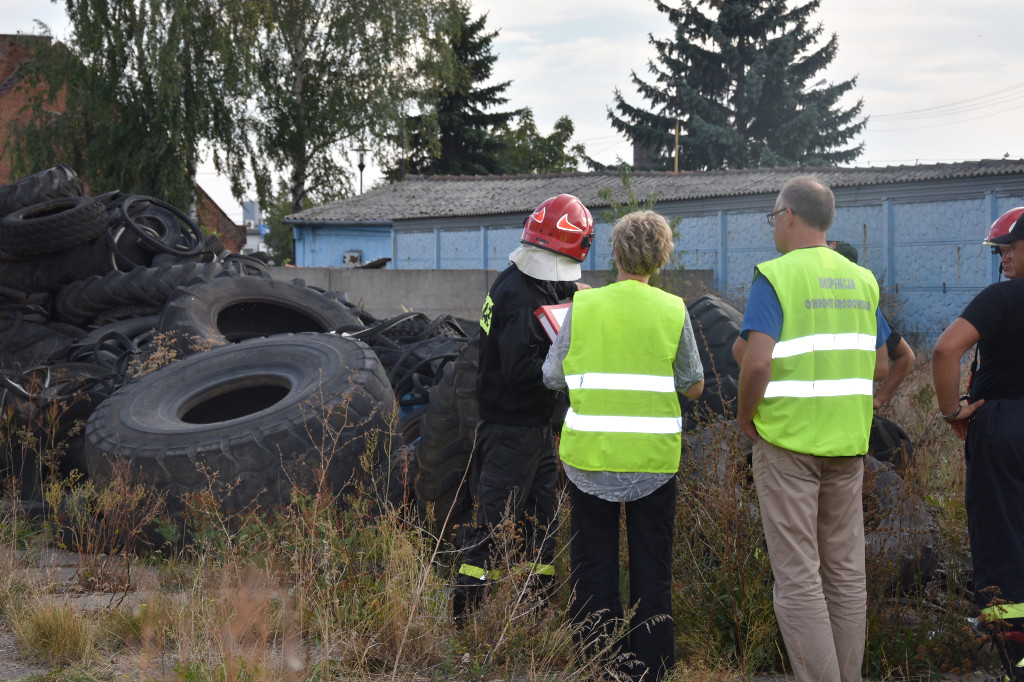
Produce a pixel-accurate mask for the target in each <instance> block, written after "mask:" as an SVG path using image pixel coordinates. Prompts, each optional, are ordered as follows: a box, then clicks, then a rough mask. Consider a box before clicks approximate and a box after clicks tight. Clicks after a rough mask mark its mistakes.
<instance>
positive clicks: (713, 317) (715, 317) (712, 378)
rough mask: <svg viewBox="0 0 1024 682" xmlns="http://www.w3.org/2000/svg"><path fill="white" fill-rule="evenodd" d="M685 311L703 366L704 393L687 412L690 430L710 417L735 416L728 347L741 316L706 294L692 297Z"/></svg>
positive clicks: (735, 376)
mask: <svg viewBox="0 0 1024 682" xmlns="http://www.w3.org/2000/svg"><path fill="white" fill-rule="evenodd" d="M686 308H687V311H688V312H689V313H690V322H691V323H692V324H693V335H694V338H695V339H696V341H697V352H698V353H699V354H700V361H701V364H702V365H703V366H704V393H703V394H702V395H701V397H700V398H698V399H697V400H695V401H692V402H693V405H692V406H691V407H690V409H689V410H688V411H687V419H686V427H687V428H689V429H692V428H694V427H695V426H696V425H697V424H698V423H699V422H701V421H706V420H707V419H708V418H709V417H712V416H713V415H722V416H724V417H726V418H731V417H733V416H735V413H736V397H737V395H738V392H737V391H738V382H739V376H740V368H739V365H737V364H736V360H735V359H734V358H733V356H732V345H733V343H735V342H736V337H738V336H739V333H740V329H741V328H742V326H743V313H741V312H740V311H739V310H737V309H736V308H734V307H733V306H732V305H730V304H729V303H727V302H725V301H724V300H723V299H721V298H719V297H717V296H712V295H710V294H705V295H703V296H699V297H697V298H695V299H694V300H693V301H691V302H690V303H689V304H687V306H686Z"/></svg>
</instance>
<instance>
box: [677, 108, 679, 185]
mask: <svg viewBox="0 0 1024 682" xmlns="http://www.w3.org/2000/svg"><path fill="white" fill-rule="evenodd" d="M676 175H679V119H678V118H677V119H676Z"/></svg>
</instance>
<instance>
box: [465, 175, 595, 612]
mask: <svg viewBox="0 0 1024 682" xmlns="http://www.w3.org/2000/svg"><path fill="white" fill-rule="evenodd" d="M593 239H594V219H593V217H592V216H591V215H590V211H588V210H587V208H586V207H585V206H584V205H583V203H582V202H580V200H579V199H577V198H576V197H574V196H571V195H568V194H561V195H559V196H556V197H552V198H550V199H548V200H546V201H544V202H543V203H541V204H540V206H538V207H537V209H536V210H535V211H533V213H531V214H530V216H529V217H528V218H527V219H526V223H525V224H524V226H523V233H522V237H521V239H520V242H521V245H520V246H519V247H518V248H517V249H515V250H514V251H513V252H512V253H511V254H510V255H509V260H510V261H511V264H510V265H509V266H508V268H506V269H505V270H504V271H502V272H501V273H500V274H499V275H498V277H497V278H496V279H495V280H494V284H493V285H492V286H491V289H490V291H489V292H488V294H487V298H486V299H485V300H484V304H483V309H482V311H481V315H480V365H479V370H478V373H477V387H476V388H477V403H478V405H479V408H480V422H479V423H478V424H477V435H476V447H475V449H474V454H473V464H472V466H473V472H472V476H471V480H472V481H473V485H472V487H473V488H474V490H473V493H474V498H475V500H476V502H477V516H476V526H475V528H473V530H472V531H471V532H470V533H469V534H468V537H466V538H464V539H463V540H462V541H461V542H460V544H461V545H462V550H463V551H462V560H463V562H462V565H461V566H460V567H459V576H458V585H457V587H456V589H455V591H454V595H453V603H452V611H453V614H454V615H455V616H456V618H458V617H460V616H462V615H463V614H464V613H465V612H466V610H467V609H468V608H472V607H473V605H474V604H475V603H476V602H477V601H478V600H479V599H480V597H481V596H482V593H483V590H484V588H485V586H486V585H487V583H488V582H489V581H491V580H493V579H495V578H497V577H499V575H498V566H497V562H494V561H492V556H491V552H492V549H493V548H494V540H493V535H492V531H493V529H494V528H495V526H496V525H497V524H499V523H500V522H502V521H503V520H506V519H508V520H511V521H513V522H514V523H515V524H517V525H518V526H519V527H518V528H517V531H516V532H517V533H518V532H521V533H522V537H523V539H524V541H525V546H524V547H523V550H524V552H525V553H526V554H525V556H524V557H523V559H524V563H525V565H526V568H527V570H528V572H529V573H530V575H531V577H532V578H533V579H534V580H535V581H536V583H537V584H538V585H539V586H541V587H546V586H548V585H550V584H551V583H552V578H553V575H554V568H553V565H552V562H553V558H554V540H555V534H556V531H557V527H556V525H557V510H556V506H557V498H556V491H555V487H556V482H557V478H558V464H557V459H556V455H555V445H554V436H553V433H552V428H551V418H552V415H553V413H554V409H555V402H556V399H555V393H554V392H552V391H550V390H548V389H547V388H546V387H545V386H544V382H543V378H542V375H541V366H542V364H543V362H544V358H545V356H546V355H547V352H548V348H549V347H550V346H551V341H550V339H549V338H548V335H547V333H546V332H545V331H544V327H543V326H542V325H541V322H540V321H539V320H538V318H537V316H536V311H537V309H538V308H540V307H541V306H545V305H552V304H555V303H558V302H559V301H563V300H565V299H568V298H570V297H572V295H573V294H574V293H575V292H576V291H577V290H578V289H579V288H587V286H586V285H585V284H577V283H576V280H578V279H580V277H581V275H582V272H581V270H580V263H582V262H583V260H584V259H585V258H586V257H587V252H588V251H589V250H590V245H591V243H592V241H593Z"/></svg>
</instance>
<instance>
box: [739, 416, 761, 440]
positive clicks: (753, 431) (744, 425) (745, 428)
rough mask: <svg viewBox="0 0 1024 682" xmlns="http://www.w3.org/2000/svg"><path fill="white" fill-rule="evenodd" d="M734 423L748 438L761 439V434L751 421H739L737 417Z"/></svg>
mask: <svg viewBox="0 0 1024 682" xmlns="http://www.w3.org/2000/svg"><path fill="white" fill-rule="evenodd" d="M736 424H737V425H738V426H739V427H740V431H742V432H743V434H744V435H745V436H746V437H747V438H749V439H750V440H753V441H759V440H761V434H759V433H758V432H757V427H756V426H754V422H753V421H740V420H739V419H737V420H736Z"/></svg>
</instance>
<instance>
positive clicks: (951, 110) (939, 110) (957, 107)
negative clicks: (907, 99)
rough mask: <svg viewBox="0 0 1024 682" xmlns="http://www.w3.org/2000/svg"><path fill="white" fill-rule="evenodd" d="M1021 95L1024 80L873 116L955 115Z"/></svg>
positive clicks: (910, 117)
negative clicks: (947, 99)
mask: <svg viewBox="0 0 1024 682" xmlns="http://www.w3.org/2000/svg"><path fill="white" fill-rule="evenodd" d="M1021 97H1024V82H1021V83H1017V84H1015V85H1010V86H1007V87H1005V88H1000V89H998V90H993V91H991V92H987V93H983V94H981V95H978V96H976V97H971V98H969V99H964V100H958V101H956V102H949V103H947V104H938V105H936V106H933V107H924V108H922V109H911V110H909V111H901V112H897V113H892V114H876V115H873V116H872V117H871V118H872V119H875V120H878V119H884V120H895V119H908V120H909V119H917V118H930V117H935V116H953V115H956V114H961V113H965V112H969V111H974V110H977V109H985V108H988V107H991V106H997V105H1000V104H1006V103H1007V102H1012V101H1014V100H1016V99H1020V98H1021Z"/></svg>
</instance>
